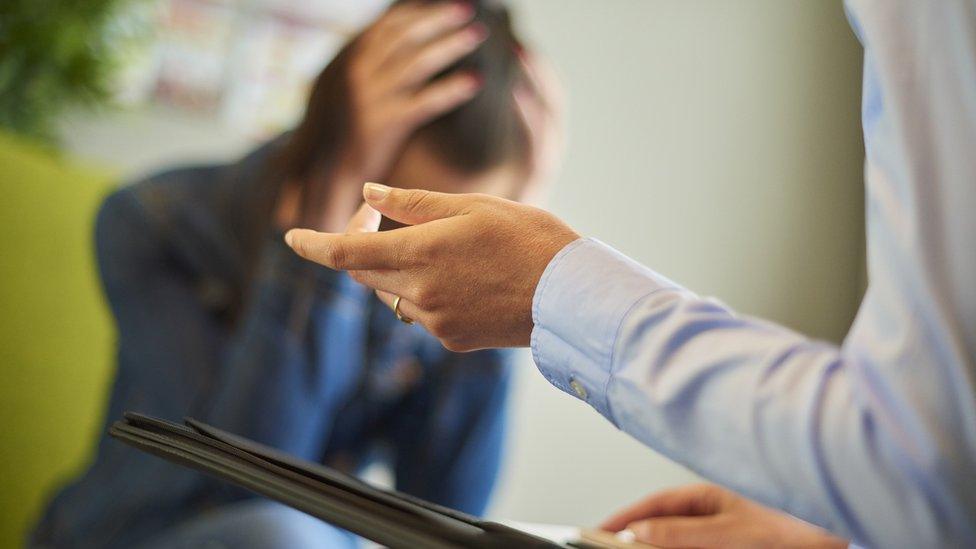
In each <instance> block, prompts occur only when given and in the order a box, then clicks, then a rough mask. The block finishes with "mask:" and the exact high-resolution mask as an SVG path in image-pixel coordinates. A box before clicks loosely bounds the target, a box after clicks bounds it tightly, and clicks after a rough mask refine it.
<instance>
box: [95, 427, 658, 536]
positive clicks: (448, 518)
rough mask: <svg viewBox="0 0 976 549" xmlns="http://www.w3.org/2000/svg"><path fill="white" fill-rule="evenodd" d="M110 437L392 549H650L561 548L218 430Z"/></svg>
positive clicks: (129, 431)
mask: <svg viewBox="0 0 976 549" xmlns="http://www.w3.org/2000/svg"><path fill="white" fill-rule="evenodd" d="M109 434H110V435H111V436H112V437H114V438H116V439H118V440H120V441H122V442H124V443H126V444H129V445H131V446H134V447H135V448H137V449H139V450H142V451H144V452H148V453H150V454H154V455H156V456H158V457H161V458H163V459H165V460H168V461H171V462H173V463H177V464H180V465H183V466H185V467H189V468H192V469H196V470H198V471H201V472H203V473H205V474H207V475H211V476H214V477H217V478H220V479H222V480H225V481H227V482H230V483H232V484H236V485H238V486H241V487H243V488H246V489H248V490H251V491H252V492H255V493H257V494H260V495H262V496H265V497H268V498H270V499H273V500H276V501H278V502H280V503H283V504H285V505H288V506H290V507H293V508H295V509H297V510H299V511H302V512H304V513H307V514H309V515H311V516H313V517H317V518H319V519H321V520H323V521H325V522H328V523H330V524H333V525H335V526H337V527H339V528H342V529H344V530H348V531H350V532H353V533H355V534H358V535H359V536H362V537H364V538H366V539H369V540H372V541H374V542H376V543H378V544H381V545H383V546H385V547H390V548H392V549H400V548H404V549H406V548H410V549H413V548H417V547H423V548H430V549H461V548H474V549H502V548H505V549H552V548H556V549H559V548H563V549H565V548H567V547H576V548H580V549H613V548H628V549H641V548H650V547H651V546H649V545H644V544H641V543H634V542H631V541H623V540H620V539H619V538H617V537H615V536H613V535H612V534H608V533H606V532H598V531H595V530H582V531H580V532H579V539H577V540H572V541H569V542H567V543H565V544H564V545H561V544H557V543H555V542H553V541H551V540H548V539H545V538H543V537H539V536H536V535H533V534H531V533H529V532H526V531H523V530H520V529H518V528H514V527H512V526H508V525H505V524H500V523H497V522H493V521H487V520H483V519H480V518H478V517H474V516H471V515H468V514H466V513H462V512H460V511H456V510H454V509H450V508H447V507H443V506H440V505H437V504H434V503H431V502H428V501H424V500H422V499H420V498H416V497H414V496H411V495H409V494H404V493H401V492H396V491H394V490H385V489H381V488H377V487H375V486H373V485H371V484H368V483H366V482H364V481H362V480H360V479H358V478H356V477H354V476H351V475H348V474H345V473H342V472H340V471H336V470H335V469H331V468H329V467H326V466H324V465H322V464H319V463H314V462H310V461H305V460H302V459H299V458H296V457H295V456H291V455H289V454H286V453H284V452H282V451H280V450H276V449H274V448H271V447H269V446H265V445H263V444H260V443H257V442H254V441H252V440H248V439H246V438H243V437H240V436H237V435H234V434H231V433H228V432H226V431H222V430H220V429H218V428H216V427H213V426H211V425H207V424H206V423H203V422H201V421H197V420H195V419H189V418H187V419H184V422H183V423H182V424H180V423H174V422H172V421H167V420H163V419H158V418H154V417H150V416H147V415H143V414H139V413H135V412H126V413H125V414H124V416H123V418H122V419H121V420H119V421H116V422H115V423H113V424H112V426H111V427H110V428H109Z"/></svg>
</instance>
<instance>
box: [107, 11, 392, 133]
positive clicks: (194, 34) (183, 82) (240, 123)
mask: <svg viewBox="0 0 976 549" xmlns="http://www.w3.org/2000/svg"><path fill="white" fill-rule="evenodd" d="M388 4H389V0H159V1H158V3H157V5H156V10H155V12H154V14H153V16H152V17H153V27H154V30H155V33H154V35H155V39H154V40H153V42H152V44H151V45H150V47H149V49H148V51H147V53H146V55H145V56H143V58H141V59H139V60H134V61H133V64H134V65H138V66H136V67H130V68H129V75H128V77H127V81H126V82H125V86H126V89H125V90H122V95H123V96H124V97H125V98H126V100H127V101H128V102H130V103H132V102H134V103H150V104H152V103H155V104H163V105H166V106H168V107H173V108H177V109H181V110H186V111H189V112H192V113H196V114H199V115H201V116H210V117H213V118H214V119H215V121H216V122H218V123H221V124H225V125H227V126H229V127H232V128H233V129H235V130H236V131H240V132H243V133H246V134H248V135H251V136H253V137H254V138H255V139H261V138H265V137H267V136H269V135H272V134H274V133H277V132H279V131H281V130H282V129H284V128H286V127H289V126H290V125H292V124H293V123H294V122H295V120H297V118H298V117H299V116H300V115H301V113H302V110H303V108H304V102H305V98H306V95H307V92H308V89H309V87H310V85H311V83H312V81H313V79H314V78H315V76H316V75H317V74H318V73H319V71H321V69H322V68H323V67H325V65H326V64H328V62H329V61H330V60H331V59H332V57H333V56H334V55H335V54H336V53H337V52H338V50H339V48H340V47H341V46H342V45H343V44H344V43H345V42H346V41H347V40H348V39H349V38H351V37H352V36H354V35H355V33H357V32H358V31H359V30H360V29H361V28H362V27H363V26H364V25H366V24H368V23H369V22H370V21H372V20H373V18H375V17H376V16H377V15H378V14H379V13H380V12H381V11H382V10H383V9H384V8H385V7H386V6H387V5H388ZM133 74H135V75H137V76H132V75H133Z"/></svg>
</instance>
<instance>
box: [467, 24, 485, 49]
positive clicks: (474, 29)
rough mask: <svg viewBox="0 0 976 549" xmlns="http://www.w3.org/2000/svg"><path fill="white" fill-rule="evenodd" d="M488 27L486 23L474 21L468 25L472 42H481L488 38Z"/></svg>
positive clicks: (469, 37)
mask: <svg viewBox="0 0 976 549" xmlns="http://www.w3.org/2000/svg"><path fill="white" fill-rule="evenodd" d="M488 32H489V31H488V27H487V26H485V24H484V23H472V24H471V26H469V27H468V30H467V33H468V39H469V40H471V43H472V44H480V43H481V42H484V41H485V39H487V38H488Z"/></svg>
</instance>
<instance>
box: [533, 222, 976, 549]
mask: <svg viewBox="0 0 976 549" xmlns="http://www.w3.org/2000/svg"><path fill="white" fill-rule="evenodd" d="M610 281H612V283H610ZM870 307H871V305H869V308H870ZM533 319H534V321H535V328H534V330H533V333H532V351H533V356H534V358H535V361H536V364H537V365H538V367H539V369H540V371H541V372H542V374H543V375H544V376H545V377H546V378H547V379H548V380H549V381H550V382H551V383H552V384H553V385H555V386H556V387H558V388H560V389H562V390H563V391H566V392H567V393H569V394H572V395H574V396H576V397H577V398H580V399H583V400H585V401H586V402H587V403H589V404H590V405H591V406H593V408H595V409H596V410H597V411H598V412H600V413H601V414H603V415H604V416H605V417H606V418H607V419H608V420H609V421H610V422H611V423H613V424H614V425H615V426H617V427H618V428H619V429H621V430H623V431H625V432H627V433H629V434H630V435H632V436H634V437H635V438H637V439H638V440H640V441H641V442H643V443H644V444H646V445H648V446H650V447H651V448H654V449H655V450H657V451H659V452H661V453H662V454H664V455H666V456H668V457H670V458H672V459H674V460H675V461H678V462H680V463H683V464H685V465H687V466H689V467H690V468H691V469H693V470H695V471H696V472H698V473H699V474H701V475H702V476H704V477H706V478H709V479H711V480H713V481H716V482H719V483H721V484H723V485H726V486H729V487H730V488H732V489H734V490H736V491H738V492H740V493H743V494H745V495H747V496H749V497H751V498H753V499H756V500H758V501H760V502H762V503H764V504H767V505H771V506H773V507H776V508H780V509H783V510H785V511H787V512H789V513H791V514H793V515H796V516H798V517H800V518H803V519H805V520H808V521H810V522H813V523H815V524H819V525H821V526H824V527H826V528H828V529H829V530H831V531H833V532H835V533H838V534H839V535H844V536H846V537H848V538H849V539H854V540H856V541H857V542H859V543H863V544H865V545H867V546H885V547H887V546H902V545H904V544H905V543H906V542H907V541H909V540H918V541H919V543H922V542H923V540H924V541H927V542H931V540H934V539H936V540H937V539H943V540H945V539H947V538H946V537H945V536H946V535H950V534H947V533H946V530H945V529H944V528H945V525H946V524H953V525H954V528H961V530H959V529H957V530H955V531H954V532H953V533H951V535H954V536H955V535H958V533H959V532H964V531H965V527H964V526H960V525H965V524H967V523H966V521H965V511H963V512H962V515H961V516H960V513H959V509H965V505H963V501H961V499H960V497H959V496H960V495H964V494H965V492H959V491H958V489H957V488H954V487H953V486H952V482H963V483H966V484H971V482H972V481H971V480H969V477H968V476H967V475H966V473H965V471H966V470H967V462H966V460H965V459H962V460H959V459H957V458H958V456H957V455H956V454H953V453H952V452H953V451H957V450H958V449H956V448H951V447H948V446H947V445H945V444H942V445H941V446H940V441H937V440H932V439H930V438H929V437H928V436H926V435H925V434H922V433H916V432H912V431H911V428H910V427H909V426H907V425H904V424H903V421H905V420H908V419H909V418H914V417H915V414H916V413H917V412H918V411H919V410H918V409H917V408H913V403H912V402H911V401H910V400H908V395H906V393H905V390H906V387H903V386H897V387H895V389H896V390H895V391H894V392H891V391H889V389H891V387H890V386H889V385H888V382H881V381H879V380H878V379H876V376H877V375H879V367H880V368H881V369H884V368H885V365H884V364H883V363H884V361H885V360H887V359H888V358H890V357H885V356H884V355H885V353H886V352H887V350H886V349H884V348H883V347H881V346H880V345H882V344H883V338H880V337H876V336H875V335H873V333H872V330H874V329H882V330H883V329H884V327H883V326H874V327H873V328H870V329H866V330H860V331H859V332H858V333H855V334H854V336H855V337H854V341H853V342H850V341H849V342H848V343H847V344H845V346H844V347H843V348H839V347H836V346H833V345H830V344H827V343H823V342H818V341H814V340H810V339H808V338H805V337H803V336H802V335H799V334H797V333H795V332H792V331H790V330H788V329H786V328H783V327H780V326H777V325H774V324H771V323H768V322H765V321H762V320H759V319H755V318H750V317H747V316H741V315H737V314H736V313H734V312H733V311H731V310H730V309H729V308H727V307H725V306H724V305H722V304H721V303H720V302H718V301H715V300H712V299H706V298H702V297H699V296H697V295H696V294H694V293H692V292H690V291H688V290H686V289H684V288H682V287H680V286H678V285H676V284H675V283H673V282H671V281H670V280H668V279H667V278H665V277H663V276H661V275H659V274H657V273H655V272H653V271H651V270H649V269H647V268H646V267H643V266H641V265H640V264H638V263H636V262H634V261H632V260H630V259H628V258H627V257H625V256H623V255H622V254H620V253H619V252H617V251H615V250H613V249H612V248H610V247H608V246H606V245H604V244H602V243H600V242H598V241H596V240H593V239H581V240H577V241H576V242H574V243H572V244H570V245H568V246H567V247H566V248H564V249H563V250H562V251H561V252H560V253H559V254H557V255H556V257H554V258H553V260H552V261H551V262H550V264H549V266H548V267H547V269H546V271H545V272H544V274H543V276H542V278H541V280H540V282H539V285H538V287H537V290H536V294H535V299H534V303H533ZM865 322H867V324H876V321H875V320H872V315H870V314H869V315H867V316H866V320H865ZM906 343H907V347H905V348H903V349H900V350H898V351H897V352H898V353H899V354H907V357H908V358H909V359H911V358H915V359H916V360H918V359H921V360H932V359H933V358H934V357H932V356H931V355H926V354H925V353H926V352H927V351H926V350H927V349H928V348H929V347H928V346H927V344H926V342H924V341H919V340H908V341H903V342H902V345H905V344H906ZM901 358H904V356H902V357H901ZM896 362H901V359H899V360H898V361H896ZM947 366H948V367H951V366H952V365H947ZM882 375H883V374H882ZM906 381H908V380H906V379H904V378H902V379H896V380H895V383H902V382H906ZM945 381H946V377H944V376H943V375H940V374H939V373H936V374H935V375H933V377H932V380H931V382H930V383H924V382H923V383H918V382H917V381H916V384H917V385H916V388H917V389H922V388H923V386H924V389H925V390H929V389H932V390H935V389H937V388H938V386H939V385H940V384H942V383H943V382H945ZM886 393H887V394H886ZM916 396H917V395H916ZM922 412H925V413H928V414H930V415H929V416H928V418H927V419H929V420H931V421H933V422H936V423H939V424H941V425H942V426H943V427H945V426H946V424H945V422H944V421H943V419H944V418H946V417H951V416H952V414H955V413H956V409H955V403H948V404H947V405H946V406H942V407H937V408H935V409H929V410H922ZM949 427H951V425H950V426H949ZM938 433H941V430H940V431H938V432H937V434H938ZM936 456H938V457H937V458H936ZM962 457H963V458H964V457H965V456H964V455H963V456H962ZM933 460H936V461H933ZM954 460H955V461H954ZM954 506H956V507H954Z"/></svg>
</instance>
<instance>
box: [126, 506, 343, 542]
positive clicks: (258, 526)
mask: <svg viewBox="0 0 976 549" xmlns="http://www.w3.org/2000/svg"><path fill="white" fill-rule="evenodd" d="M358 547H359V542H358V538H357V537H356V536H355V535H353V534H351V533H349V532H346V531H344V530H340V529H338V528H336V527H335V526H331V525H329V524H327V523H325V522H322V521H321V520H319V519H317V518H315V517H313V516H310V515H306V514H305V513H302V512H301V511H296V510H295V509H292V508H291V507H287V506H285V505H282V504H280V503H277V502H274V501H269V500H266V499H253V500H248V501H243V502H241V503H235V504H231V505H227V506H224V507H222V508H220V509H216V510H214V511H210V512H206V513H203V514H201V515H199V516H197V517H195V518H193V519H190V520H188V521H186V522H184V523H182V524H178V525H176V526H174V527H173V528H172V529H171V530H169V531H167V532H164V533H163V534H161V535H159V536H157V537H156V538H153V539H152V540H151V541H150V542H148V543H146V544H144V545H142V546H141V547H140V548H139V549H223V548H228V549H249V548H254V549H276V548H281V549H312V548H328V549H333V548H336V549H347V548H348V549H355V548H358Z"/></svg>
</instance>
